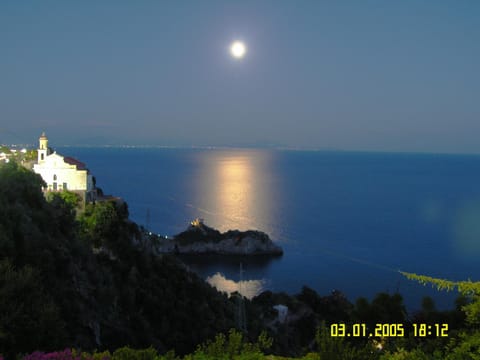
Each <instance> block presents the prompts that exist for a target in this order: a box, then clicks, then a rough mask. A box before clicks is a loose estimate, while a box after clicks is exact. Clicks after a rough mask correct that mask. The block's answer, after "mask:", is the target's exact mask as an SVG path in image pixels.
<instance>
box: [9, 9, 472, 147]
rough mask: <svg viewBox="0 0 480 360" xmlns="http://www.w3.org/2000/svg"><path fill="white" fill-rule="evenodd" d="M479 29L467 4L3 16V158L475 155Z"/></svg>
mask: <svg viewBox="0 0 480 360" xmlns="http://www.w3.org/2000/svg"><path fill="white" fill-rule="evenodd" d="M479 19H480V2H478V1H473V0H472V1H461V0H459V1H453V0H452V1H421V0H415V1H409V0H404V1H387V0H383V1H353V0H352V1H342V2H340V1H306V0H304V1H280V0H276V1H244V0H242V1H237V2H234V1H205V0H203V1H168V2H167V1H118V0H117V1H28V0H27V1H16V0H11V1H10V0H3V1H1V2H0V143H2V142H4V143H5V142H31V143H33V142H36V139H37V138H38V135H39V134H40V132H41V131H43V130H45V131H46V132H47V135H49V138H50V140H51V142H52V144H55V145H62V144H72V145H81V144H151V145H181V146H185V145H186V146H190V145H200V146H202V145H221V146H224V145H227V146H261V145H269V146H271V145H275V146H288V147H308V148H311V147H313V148H321V149H344V150H380V151H384V150H386V151H431V152H473V153H480V141H479V138H480V99H479V97H480V71H479V70H480V69H479V66H480V45H479V44H480V21H479ZM235 39H242V40H244V41H245V42H246V44H247V47H248V53H247V56H246V57H245V58H244V59H242V60H241V61H238V60H233V59H232V58H231V57H230V56H229V53H228V46H229V44H230V42H231V41H233V40H235Z"/></svg>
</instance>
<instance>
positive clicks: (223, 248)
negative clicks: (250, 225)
mask: <svg viewBox="0 0 480 360" xmlns="http://www.w3.org/2000/svg"><path fill="white" fill-rule="evenodd" d="M147 236H148V237H149V240H150V241H148V243H149V245H150V246H149V247H150V248H151V249H150V250H151V251H152V252H153V253H157V254H162V253H177V254H224V255H282V254H283V250H282V248H281V247H280V246H278V245H276V244H274V243H273V241H272V240H271V239H270V237H269V236H268V235H267V234H265V233H264V232H261V231H256V230H247V231H239V230H229V231H227V232H224V233H221V232H220V231H218V230H216V229H213V228H211V227H209V226H207V225H205V224H204V223H203V221H202V220H201V219H196V220H194V221H192V222H191V223H190V225H189V226H188V228H187V229H186V230H185V231H183V232H181V233H179V234H177V235H175V236H174V237H173V238H167V237H161V236H156V235H153V234H152V235H150V234H149V235H147Z"/></svg>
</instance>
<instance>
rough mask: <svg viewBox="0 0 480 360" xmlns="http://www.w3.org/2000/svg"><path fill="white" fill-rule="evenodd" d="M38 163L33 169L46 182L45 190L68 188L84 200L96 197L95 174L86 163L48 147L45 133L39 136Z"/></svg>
mask: <svg viewBox="0 0 480 360" xmlns="http://www.w3.org/2000/svg"><path fill="white" fill-rule="evenodd" d="M37 152H38V159H37V163H36V164H34V165H33V171H34V172H36V173H37V174H39V175H40V176H41V177H42V178H43V180H44V181H45V182H46V184H47V186H46V187H45V188H44V189H43V190H44V191H62V190H68V191H72V192H75V193H77V194H79V195H80V196H81V198H82V199H83V202H84V203H85V202H91V201H94V200H95V199H96V189H95V184H94V180H93V176H92V175H91V174H90V171H89V170H88V169H87V167H86V166H85V164H84V163H82V162H80V161H78V160H77V159H74V158H72V157H68V156H62V155H60V154H57V153H56V152H55V151H53V150H52V149H51V148H49V147H48V139H47V137H46V136H45V133H42V135H41V136H40V138H39V147H38V150H37Z"/></svg>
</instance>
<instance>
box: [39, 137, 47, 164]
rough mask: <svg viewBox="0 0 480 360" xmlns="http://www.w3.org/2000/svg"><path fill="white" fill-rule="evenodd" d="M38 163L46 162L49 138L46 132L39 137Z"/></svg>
mask: <svg viewBox="0 0 480 360" xmlns="http://www.w3.org/2000/svg"><path fill="white" fill-rule="evenodd" d="M38 142H39V145H38V163H39V164H41V163H43V162H45V158H46V157H47V155H48V153H49V151H48V139H47V136H46V135H45V132H43V133H42V135H41V136H40V138H39V139H38Z"/></svg>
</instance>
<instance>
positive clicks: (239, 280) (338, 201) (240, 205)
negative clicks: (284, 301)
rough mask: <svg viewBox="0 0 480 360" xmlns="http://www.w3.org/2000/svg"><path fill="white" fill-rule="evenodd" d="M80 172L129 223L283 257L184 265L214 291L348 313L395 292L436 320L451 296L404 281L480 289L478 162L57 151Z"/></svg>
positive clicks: (232, 152) (407, 156) (242, 152)
mask: <svg viewBox="0 0 480 360" xmlns="http://www.w3.org/2000/svg"><path fill="white" fill-rule="evenodd" d="M58 151H59V152H60V153H62V154H63V155H68V156H74V157H76V158H77V159H79V160H81V161H82V162H85V163H86V164H87V166H88V168H89V169H90V171H91V173H92V174H93V175H94V176H95V178H96V183H97V186H98V187H100V188H101V189H102V190H103V192H104V193H105V194H111V195H115V196H119V197H122V198H123V199H124V200H125V201H126V202H127V203H128V206H129V211H130V217H131V218H132V219H133V220H134V221H136V222H137V223H138V224H139V225H142V226H144V227H145V228H147V230H148V231H151V232H153V233H156V234H160V235H167V236H173V235H175V234H177V233H179V232H181V231H183V230H185V229H186V228H187V227H188V225H189V223H190V221H192V220H193V219H196V218H201V219H203V220H204V222H205V224H207V225H208V226H211V227H214V228H217V229H219V230H221V231H226V230H229V229H239V230H248V229H255V230H260V231H263V232H265V233H267V234H268V235H269V236H270V238H271V239H272V240H273V241H275V242H276V243H277V244H279V245H280V246H282V248H283V249H284V255H283V256H282V257H276V258H269V257H229V256H200V255H199V256H189V257H186V258H185V259H184V261H185V262H186V263H187V265H188V266H189V267H190V269H192V270H193V271H195V272H197V273H198V274H199V275H200V276H201V277H202V278H204V279H205V280H206V281H208V282H209V283H210V284H211V285H212V286H216V287H217V288H218V289H219V290H221V291H226V292H232V291H240V292H242V293H243V294H244V295H246V296H248V297H253V296H255V295H257V294H259V293H260V292H262V291H265V290H271V291H274V292H282V291H283V292H286V293H289V294H296V293H299V292H300V291H301V289H302V287H303V286H308V287H310V288H312V289H314V290H316V291H317V292H318V293H319V294H320V295H322V296H326V295H329V294H331V293H332V291H334V290H338V291H341V292H342V293H343V294H345V296H346V297H347V298H348V299H349V300H350V301H352V302H355V301H356V299H357V298H359V297H365V298H367V299H369V300H372V299H373V298H374V297H375V295H376V294H378V293H380V292H387V293H389V294H394V293H396V292H400V293H401V294H402V296H403V298H404V303H405V305H406V307H407V309H408V311H409V312H410V313H414V312H415V311H417V310H419V309H420V308H421V301H422V298H423V297H424V296H430V297H432V298H433V299H434V300H435V303H436V306H437V309H440V310H445V309H452V308H453V307H454V301H455V298H456V297H457V295H458V294H456V293H446V292H439V291H437V290H436V289H432V288H431V287H430V286H423V285H420V284H417V283H416V282H413V281H410V280H407V279H406V278H405V277H404V276H403V275H402V274H401V273H400V271H403V272H410V273H417V274H423V275H428V276H432V277H438V278H444V279H450V280H455V281H460V280H468V279H471V280H472V281H480V156H476V155H445V154H411V153H367V152H335V151H296V150H272V149H223V148H188V149H178V148H139V147H100V148H91V147H83V148H75V147H65V148H61V149H58Z"/></svg>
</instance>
